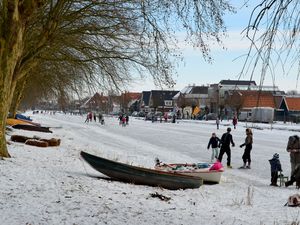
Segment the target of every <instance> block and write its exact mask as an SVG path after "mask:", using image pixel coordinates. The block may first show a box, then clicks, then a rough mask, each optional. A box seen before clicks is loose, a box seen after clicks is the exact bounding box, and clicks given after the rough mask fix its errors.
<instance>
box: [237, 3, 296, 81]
mask: <svg viewBox="0 0 300 225" xmlns="http://www.w3.org/2000/svg"><path fill="white" fill-rule="evenodd" d="M299 10H300V2H299V1H298V0H261V1H260V4H258V5H257V6H256V7H255V8H254V9H253V11H252V14H251V17H250V20H249V25H248V27H247V28H246V30H245V32H246V37H247V38H248V39H249V40H250V41H251V46H250V48H249V52H248V57H247V59H246V62H245V64H244V68H243V70H242V72H241V75H242V74H244V73H249V72H250V74H251V80H252V78H253V75H254V73H255V72H257V71H258V72H259V73H260V74H261V81H260V85H262V84H263V83H264V80H265V77H266V74H267V73H270V74H271V77H272V79H273V83H274V85H275V78H276V71H278V70H279V69H280V70H279V71H280V74H281V75H282V74H285V75H287V74H290V73H292V72H293V71H292V69H294V68H295V67H296V70H297V74H296V75H297V78H296V79H297V82H298V79H299V72H300V67H299V65H300V63H299V53H300V52H299V47H300V46H299V45H300V42H299V30H300V23H299ZM278 67H279V69H278ZM296 87H297V86H296Z"/></svg>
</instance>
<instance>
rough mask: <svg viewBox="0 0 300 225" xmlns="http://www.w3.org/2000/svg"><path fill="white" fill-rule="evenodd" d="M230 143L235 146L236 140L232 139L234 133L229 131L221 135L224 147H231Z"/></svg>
mask: <svg viewBox="0 0 300 225" xmlns="http://www.w3.org/2000/svg"><path fill="white" fill-rule="evenodd" d="M230 143H231V144H232V146H234V145H235V144H234V142H233V140H232V135H231V134H230V133H229V132H227V133H225V134H223V135H222V137H221V144H222V147H223V148H229V147H230Z"/></svg>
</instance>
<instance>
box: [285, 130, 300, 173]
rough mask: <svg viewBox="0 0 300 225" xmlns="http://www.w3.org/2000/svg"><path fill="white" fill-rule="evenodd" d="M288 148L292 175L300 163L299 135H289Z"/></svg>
mask: <svg viewBox="0 0 300 225" xmlns="http://www.w3.org/2000/svg"><path fill="white" fill-rule="evenodd" d="M286 150H287V152H289V153H290V162H291V176H292V175H293V174H294V170H295V168H296V166H297V165H298V164H300V139H299V136H298V135H293V136H290V137H289V140H288V144H287V147H286Z"/></svg>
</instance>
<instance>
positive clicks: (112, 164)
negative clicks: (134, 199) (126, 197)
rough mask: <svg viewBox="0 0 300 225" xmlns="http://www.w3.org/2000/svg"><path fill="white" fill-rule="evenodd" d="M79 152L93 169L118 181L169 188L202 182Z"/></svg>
mask: <svg viewBox="0 0 300 225" xmlns="http://www.w3.org/2000/svg"><path fill="white" fill-rule="evenodd" d="M80 154H81V156H82V158H83V159H84V160H85V161H86V162H88V163H89V164H90V165H91V166H92V167H93V168H94V169H95V170H97V171H99V172H100V173H103V174H105V175H106V176H109V177H111V178H113V179H116V180H120V181H125V182H129V183H134V184H142V185H149V186H159V187H163V188H166V189H171V190H177V189H187V188H199V187H200V186H201V185H202V183H203V180H202V179H201V178H199V177H191V176H187V175H182V174H174V173H170V172H164V171H158V170H153V169H147V168H142V167H137V166H131V165H128V164H124V163H120V162H116V161H112V160H109V159H105V158H101V157H98V156H95V155H91V154H89V153H86V152H83V151H82V152H81V153H80Z"/></svg>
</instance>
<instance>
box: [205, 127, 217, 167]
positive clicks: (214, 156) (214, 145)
mask: <svg viewBox="0 0 300 225" xmlns="http://www.w3.org/2000/svg"><path fill="white" fill-rule="evenodd" d="M219 143H220V139H219V138H218V137H217V136H216V133H212V135H211V138H210V139H209V142H208V145H207V150H209V147H210V145H211V150H212V151H211V160H210V162H213V160H214V159H218V156H219V148H218V146H219Z"/></svg>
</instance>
